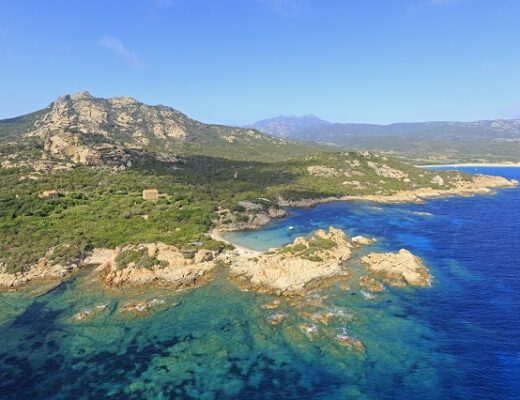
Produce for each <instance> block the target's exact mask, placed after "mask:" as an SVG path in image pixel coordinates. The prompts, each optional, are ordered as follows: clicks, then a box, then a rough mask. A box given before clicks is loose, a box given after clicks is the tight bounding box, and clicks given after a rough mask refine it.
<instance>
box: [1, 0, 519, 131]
mask: <svg viewBox="0 0 520 400" xmlns="http://www.w3.org/2000/svg"><path fill="white" fill-rule="evenodd" d="M519 17H520V1H519V0H88V1H87V0H83V1H79V0H48V1H39V0H32V1H28V0H0V118H8V117H13V116H16V115H21V114H25V113H28V112H31V111H35V110H37V109H41V108H43V107H45V106H47V105H48V104H49V103H50V102H52V101H53V100H54V99H56V98H57V97H58V96H60V95H64V94H70V93H73V92H77V91H82V90H88V91H89V92H90V93H91V94H92V95H94V96H96V97H113V96H123V95H125V96H132V97H135V98H136V99H138V100H140V101H142V102H145V103H148V104H165V105H169V106H172V107H174V108H176V109H178V110H180V111H182V112H184V113H186V114H187V115H189V116H190V117H192V118H195V119H198V120H200V121H203V122H208V123H209V122H211V123H222V124H239V125H241V124H248V123H252V122H255V121H257V120H260V119H263V118H268V117H274V116H277V115H280V114H283V115H302V114H315V115H317V116H319V117H321V118H323V119H326V120H329V121H335V122H367V123H391V122H401V121H432V120H462V121H470V120H479V119H493V118H515V117H518V118H520V23H519V22H518V21H519V20H520V19H519Z"/></svg>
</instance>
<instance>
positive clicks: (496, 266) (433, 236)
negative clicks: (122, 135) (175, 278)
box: [0, 168, 520, 400]
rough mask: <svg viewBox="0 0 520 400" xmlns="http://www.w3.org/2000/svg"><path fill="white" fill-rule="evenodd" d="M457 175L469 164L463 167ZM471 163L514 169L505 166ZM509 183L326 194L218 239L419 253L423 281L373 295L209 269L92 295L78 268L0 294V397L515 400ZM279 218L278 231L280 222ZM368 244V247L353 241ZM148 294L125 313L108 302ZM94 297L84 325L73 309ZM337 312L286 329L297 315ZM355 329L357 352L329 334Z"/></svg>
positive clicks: (516, 227) (518, 381)
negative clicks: (378, 200)
mask: <svg viewBox="0 0 520 400" xmlns="http://www.w3.org/2000/svg"><path fill="white" fill-rule="evenodd" d="M468 172H476V171H474V169H473V168H471V169H469V170H468ZM477 172H482V173H490V174H500V175H503V176H506V177H508V178H516V179H520V169H517V168H499V169H497V168H485V169H484V168H481V169H479V170H478V171H477ZM519 206H520V189H519V188H515V189H508V190H500V191H498V193H497V194H496V195H493V196H477V197H470V198H449V199H440V200H432V201H428V202H426V203H424V204H413V205H409V204H407V205H388V206H386V205H385V206H380V205H374V204H370V203H359V202H356V203H354V202H353V203H344V202H338V203H330V204H325V205H321V206H318V207H315V208H312V209H307V210H291V212H292V214H293V215H292V216H291V217H289V218H287V219H285V220H282V221H278V222H276V223H275V224H273V225H272V226H269V227H267V228H265V229H263V230H261V231H255V232H242V233H239V234H233V235H231V236H230V237H231V238H232V240H234V241H236V242H239V243H242V244H246V245H248V246H250V247H256V248H259V249H266V248H269V247H274V246H279V245H282V244H285V243H288V242H289V241H291V240H292V239H293V238H294V237H295V236H299V235H302V234H306V233H309V232H311V231H313V230H315V229H316V228H325V227H328V226H329V225H334V226H336V227H341V228H344V229H346V230H347V231H349V232H350V233H351V234H365V235H369V236H374V237H377V238H378V239H379V241H378V243H377V245H376V246H375V249H376V250H377V249H381V250H387V249H390V250H398V249H400V248H402V247H404V248H407V249H409V250H410V251H412V252H413V253H415V254H417V255H419V256H421V257H423V258H424V260H425V262H426V263H427V264H428V265H429V267H430V269H431V272H432V273H433V275H434V277H435V279H434V282H433V287H432V288H426V289H411V288H406V289H399V288H388V289H387V290H386V291H385V292H383V293H381V294H378V295H377V297H376V298H375V299H373V300H366V299H364V298H363V297H362V296H360V292H359V287H357V286H356V284H355V282H353V283H352V285H351V290H349V291H346V290H344V289H342V288H340V287H339V285H335V286H333V287H331V288H330V289H327V290H324V291H323V292H321V296H322V298H323V299H324V300H323V305H322V306H315V305H311V303H302V304H300V305H299V306H298V305H296V306H295V305H294V304H290V303H289V302H283V304H282V306H281V309H280V310H279V311H278V312H280V311H283V312H286V313H287V314H288V315H289V318H288V319H287V321H286V322H285V323H283V324H281V325H279V326H271V325H270V324H266V322H265V321H266V318H268V317H269V315H271V314H272V311H270V310H265V309H262V308H261V307H260V306H261V305H262V304H265V303H266V302H268V301H270V300H272V297H271V296H267V295H261V294H255V293H251V292H241V291H239V290H238V289H237V288H236V287H235V286H234V285H233V284H232V283H230V282H228V281H227V280H226V276H225V271H222V273H221V275H220V276H219V277H218V278H217V279H216V280H215V281H214V282H212V283H210V284H208V285H206V286H204V287H201V288H198V289H195V290H190V291H186V292H182V293H171V292H168V291H159V290H157V291H155V292H153V293H152V292H132V291H124V292H108V291H106V290H105V289H103V288H102V287H100V286H98V285H96V284H95V283H93V282H92V281H91V279H90V275H89V273H88V271H85V272H83V273H82V274H80V275H79V276H76V277H74V278H73V279H70V280H69V281H67V282H65V283H64V284H62V285H60V286H59V287H57V288H56V289H54V290H52V291H50V292H48V293H46V294H43V295H35V294H34V293H32V294H27V293H16V294H1V295H0V302H1V307H0V398H2V399H33V398H53V399H79V398H97V399H99V398H125V399H126V398H150V399H166V398H179V399H184V398H201V399H228V398H233V399H248V400H249V399H280V398H282V399H346V398H353V399H396V398H399V399H405V400H407V399H410V400H411V399H468V400H469V399H482V400H488V399H520V265H519V264H520V235H519V233H518V232H520V212H519ZM291 225H292V226H294V227H295V229H294V230H292V231H289V230H288V227H289V226H291ZM369 250H374V248H371V249H367V251H369ZM152 297H154V298H160V299H163V300H165V306H164V307H163V308H161V309H160V310H158V311H157V312H155V313H152V314H150V315H146V316H143V317H139V318H128V317H125V316H123V315H122V314H121V313H118V312H117V308H118V305H119V304H121V303H122V302H125V301H128V300H135V299H140V298H152ZM99 303H103V304H108V308H107V311H106V312H103V313H101V314H100V315H99V316H96V317H95V318H94V319H92V320H90V321H88V322H85V323H76V322H73V321H72V320H71V317H72V315H74V313H76V312H77V311H80V310H82V309H85V308H89V307H92V306H93V305H95V304H99ZM327 309H335V310H337V309H341V310H344V311H345V312H346V314H348V315H349V316H350V317H349V318H348V319H346V320H342V321H334V322H333V323H331V325H330V326H326V327H325V326H324V327H320V332H321V334H320V336H319V337H318V338H316V339H312V340H311V339H309V338H308V337H307V336H306V335H305V334H303V333H302V332H301V330H300V329H299V326H300V324H301V323H305V322H308V320H307V318H308V315H307V314H308V312H315V311H323V310H327ZM345 330H346V331H348V333H349V335H351V336H353V337H356V338H359V339H360V340H362V341H363V343H364V344H365V347H366V351H365V352H364V353H362V354H358V353H354V352H352V351H348V350H347V349H345V348H343V347H341V346H338V345H337V343H336V342H335V341H334V336H335V335H336V334H337V332H343V331H345Z"/></svg>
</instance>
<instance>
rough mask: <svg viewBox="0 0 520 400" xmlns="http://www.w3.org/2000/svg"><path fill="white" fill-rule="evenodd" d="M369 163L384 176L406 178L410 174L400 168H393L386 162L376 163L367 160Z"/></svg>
mask: <svg viewBox="0 0 520 400" xmlns="http://www.w3.org/2000/svg"><path fill="white" fill-rule="evenodd" d="M367 165H368V166H369V167H370V168H372V169H373V170H374V171H375V173H376V174H377V175H379V176H382V177H383V178H392V179H400V180H402V179H405V178H408V174H407V173H405V172H403V171H400V170H398V169H395V168H392V167H390V166H388V165H386V164H376V163H374V162H372V161H367Z"/></svg>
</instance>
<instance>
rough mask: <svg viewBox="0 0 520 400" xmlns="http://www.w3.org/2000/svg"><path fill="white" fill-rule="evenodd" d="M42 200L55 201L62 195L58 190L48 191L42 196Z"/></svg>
mask: <svg viewBox="0 0 520 400" xmlns="http://www.w3.org/2000/svg"><path fill="white" fill-rule="evenodd" d="M39 197H40V199H43V200H47V199H55V198H57V197H60V193H59V192H58V191H57V190H46V191H45V192H43V193H42V194H40V196H39Z"/></svg>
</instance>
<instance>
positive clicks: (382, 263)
mask: <svg viewBox="0 0 520 400" xmlns="http://www.w3.org/2000/svg"><path fill="white" fill-rule="evenodd" d="M361 262H362V263H363V264H365V265H366V266H367V267H368V270H369V271H370V272H371V273H373V274H375V275H379V276H381V277H383V278H385V279H386V280H387V281H388V283H389V284H391V285H393V286H399V287H403V286H406V285H411V286H430V285H431V280H432V276H431V275H430V273H429V271H428V268H427V267H426V266H425V265H424V264H423V262H422V260H421V259H420V258H419V257H416V256H414V255H413V254H412V253H410V252H409V251H408V250H405V249H401V250H399V252H397V253H370V254H368V255H367V256H365V257H363V258H362V259H361ZM364 283H365V284H368V283H369V281H368V280H367V279H366V278H365V279H364Z"/></svg>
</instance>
